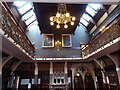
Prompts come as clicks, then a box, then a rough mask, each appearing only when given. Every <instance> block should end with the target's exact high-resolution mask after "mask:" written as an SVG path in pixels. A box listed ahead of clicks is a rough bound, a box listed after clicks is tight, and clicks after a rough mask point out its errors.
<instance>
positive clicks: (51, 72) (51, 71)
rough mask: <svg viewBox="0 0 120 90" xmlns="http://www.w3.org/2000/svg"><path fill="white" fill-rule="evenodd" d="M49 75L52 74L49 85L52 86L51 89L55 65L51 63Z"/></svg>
mask: <svg viewBox="0 0 120 90" xmlns="http://www.w3.org/2000/svg"><path fill="white" fill-rule="evenodd" d="M49 74H50V82H49V84H50V87H49V88H52V86H51V85H52V84H53V63H52V62H50V72H49Z"/></svg>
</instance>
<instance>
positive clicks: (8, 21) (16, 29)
mask: <svg viewBox="0 0 120 90" xmlns="http://www.w3.org/2000/svg"><path fill="white" fill-rule="evenodd" d="M1 16H2V30H3V31H4V35H6V36H7V37H10V38H12V39H13V40H14V43H15V44H16V45H17V44H18V45H19V46H20V49H22V50H25V52H26V53H27V54H29V55H30V56H32V57H33V56H34V51H35V48H34V46H33V45H32V43H31V42H30V41H29V39H28V38H27V36H26V35H25V33H24V32H23V31H24V30H22V29H23V28H22V27H21V26H20V24H19V23H18V22H17V20H16V19H15V17H14V16H13V15H12V12H10V9H9V7H7V5H6V4H2V15H1Z"/></svg>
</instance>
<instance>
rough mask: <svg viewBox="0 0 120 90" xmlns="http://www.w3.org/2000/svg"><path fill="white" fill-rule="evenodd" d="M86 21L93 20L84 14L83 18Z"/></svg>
mask: <svg viewBox="0 0 120 90" xmlns="http://www.w3.org/2000/svg"><path fill="white" fill-rule="evenodd" d="M82 17H83V18H84V19H85V20H87V21H88V22H89V21H90V20H91V19H92V18H91V17H90V16H89V15H88V14H86V13H84V14H83V16H82Z"/></svg>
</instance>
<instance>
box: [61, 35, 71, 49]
mask: <svg viewBox="0 0 120 90" xmlns="http://www.w3.org/2000/svg"><path fill="white" fill-rule="evenodd" d="M62 47H72V38H71V34H62Z"/></svg>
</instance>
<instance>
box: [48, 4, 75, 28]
mask: <svg viewBox="0 0 120 90" xmlns="http://www.w3.org/2000/svg"><path fill="white" fill-rule="evenodd" d="M75 19H76V18H75V17H73V16H70V13H68V12H67V8H66V5H65V4H58V11H57V13H56V16H52V17H50V21H51V22H50V25H52V26H53V25H54V23H57V25H56V28H60V24H62V25H64V28H68V25H67V23H70V24H71V25H74V21H75Z"/></svg>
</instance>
